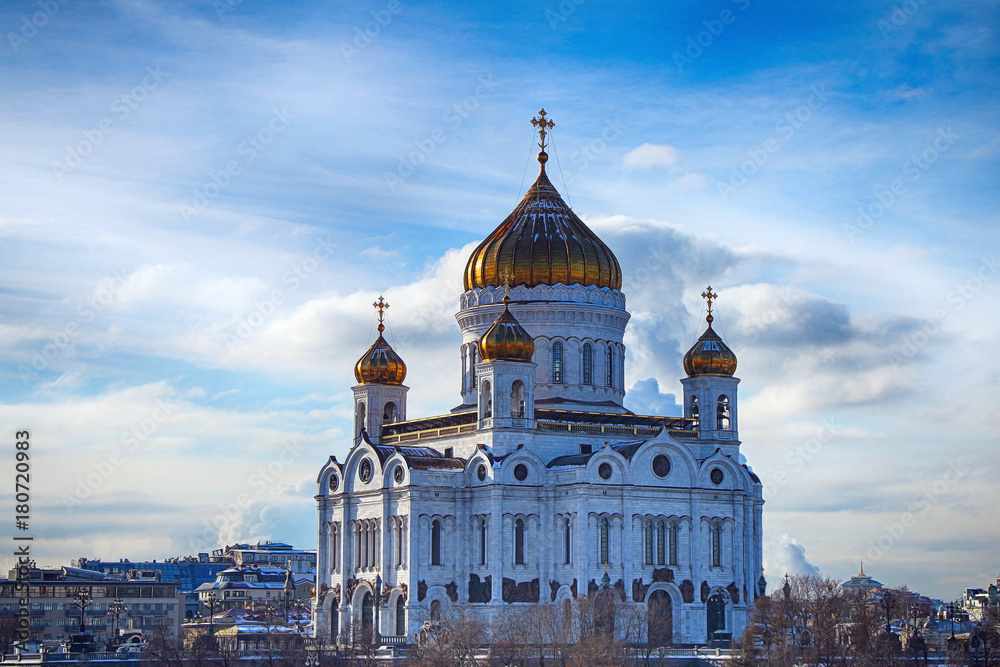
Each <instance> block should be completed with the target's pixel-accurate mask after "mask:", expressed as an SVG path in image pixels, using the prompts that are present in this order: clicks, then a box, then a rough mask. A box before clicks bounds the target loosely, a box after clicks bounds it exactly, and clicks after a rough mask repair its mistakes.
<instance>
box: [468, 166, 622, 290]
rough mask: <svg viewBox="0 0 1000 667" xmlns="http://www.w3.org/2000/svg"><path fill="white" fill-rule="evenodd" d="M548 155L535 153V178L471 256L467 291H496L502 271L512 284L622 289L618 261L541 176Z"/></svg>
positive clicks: (546, 178)
mask: <svg viewBox="0 0 1000 667" xmlns="http://www.w3.org/2000/svg"><path fill="white" fill-rule="evenodd" d="M548 157H549V156H548V155H547V154H546V153H545V151H544V150H543V151H542V152H541V153H539V154H538V162H539V163H540V164H541V165H542V167H541V171H540V172H539V174H538V179H537V180H536V181H535V183H534V184H533V185H532V186H531V188H530V189H529V190H528V192H527V194H525V195H524V199H523V200H521V203H520V204H518V205H517V208H515V209H514V211H513V212H512V213H511V214H510V215H508V216H507V218H506V219H505V220H504V221H503V222H502V223H500V226H499V227H497V228H496V229H494V230H493V233H491V234H490V235H489V236H488V237H486V240H485V241H483V242H482V243H480V244H479V247H478V248H476V250H475V251H474V252H473V253H472V256H471V257H469V261H468V262H467V263H466V265H465V289H466V290H470V289H476V288H482V287H499V286H500V285H501V284H502V282H501V279H500V272H501V270H503V269H504V268H506V267H510V268H511V269H512V270H513V274H514V275H513V281H512V283H511V285H525V286H526V287H535V286H536V285H556V284H558V283H562V284H563V285H577V284H579V285H583V286H584V287H591V286H593V287H607V288H610V289H614V290H621V288H622V271H621V267H620V266H619V265H618V259H617V258H616V257H615V255H614V253H613V252H611V249H610V248H608V246H606V245H604V242H603V241H601V239H600V238H598V236H597V234H595V233H594V232H592V231H591V230H590V228H589V227H587V225H585V224H584V223H583V221H582V220H580V218H579V217H578V216H577V215H576V213H574V212H573V211H572V210H571V209H570V207H569V206H567V205H566V202H564V201H563V199H562V197H560V196H559V192H558V191H557V190H556V189H555V187H554V186H553V185H552V183H551V182H550V181H549V178H548V176H546V175H545V162H546V160H548Z"/></svg>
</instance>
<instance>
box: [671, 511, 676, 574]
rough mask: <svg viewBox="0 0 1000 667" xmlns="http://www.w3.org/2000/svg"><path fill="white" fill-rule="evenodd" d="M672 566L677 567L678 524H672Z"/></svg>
mask: <svg viewBox="0 0 1000 667" xmlns="http://www.w3.org/2000/svg"><path fill="white" fill-rule="evenodd" d="M670 564H671V565H677V522H676V521H673V522H671V523H670Z"/></svg>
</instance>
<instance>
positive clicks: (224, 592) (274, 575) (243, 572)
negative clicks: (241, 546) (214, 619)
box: [196, 565, 316, 616]
mask: <svg viewBox="0 0 1000 667" xmlns="http://www.w3.org/2000/svg"><path fill="white" fill-rule="evenodd" d="M315 585H316V579H315V575H313V574H311V573H304V574H303V573H300V574H296V573H293V572H292V571H291V570H283V569H280V568H276V567H258V566H256V565H244V566H232V567H229V568H226V569H225V570H222V571H221V572H219V574H218V575H217V576H216V578H215V581H212V582H209V583H205V584H202V585H200V586H198V588H197V589H196V592H197V594H198V602H199V613H200V614H201V615H202V616H209V615H211V614H215V613H218V612H220V611H225V610H227V609H250V610H256V609H257V608H260V607H264V606H267V607H271V608H273V609H284V608H285V607H286V606H287V607H289V608H290V609H292V610H293V611H294V610H295V609H296V608H298V607H299V606H301V605H304V604H308V601H309V600H310V599H311V598H312V592H313V589H314V588H315Z"/></svg>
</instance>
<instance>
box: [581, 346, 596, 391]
mask: <svg viewBox="0 0 1000 667" xmlns="http://www.w3.org/2000/svg"><path fill="white" fill-rule="evenodd" d="M583 383H584V384H594V348H593V346H592V345H591V344H590V343H584V345H583Z"/></svg>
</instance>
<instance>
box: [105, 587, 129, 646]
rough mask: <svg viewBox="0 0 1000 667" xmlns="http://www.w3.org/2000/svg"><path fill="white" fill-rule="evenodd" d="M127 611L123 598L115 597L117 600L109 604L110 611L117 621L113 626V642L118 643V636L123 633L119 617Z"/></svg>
mask: <svg viewBox="0 0 1000 667" xmlns="http://www.w3.org/2000/svg"><path fill="white" fill-rule="evenodd" d="M124 611H125V603H124V602H122V599H121V598H115V601H114V602H112V603H111V604H110V605H109V606H108V613H110V614H111V616H112V617H113V618H114V620H115V623H114V625H113V626H112V627H113V628H114V630H113V632H114V634H113V635H112V639H111V641H112V644H115V645H116V644H118V637H119V635H120V634H121V626H120V625H119V623H120V622H119V619H120V618H121V615H122V613H123V612H124Z"/></svg>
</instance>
